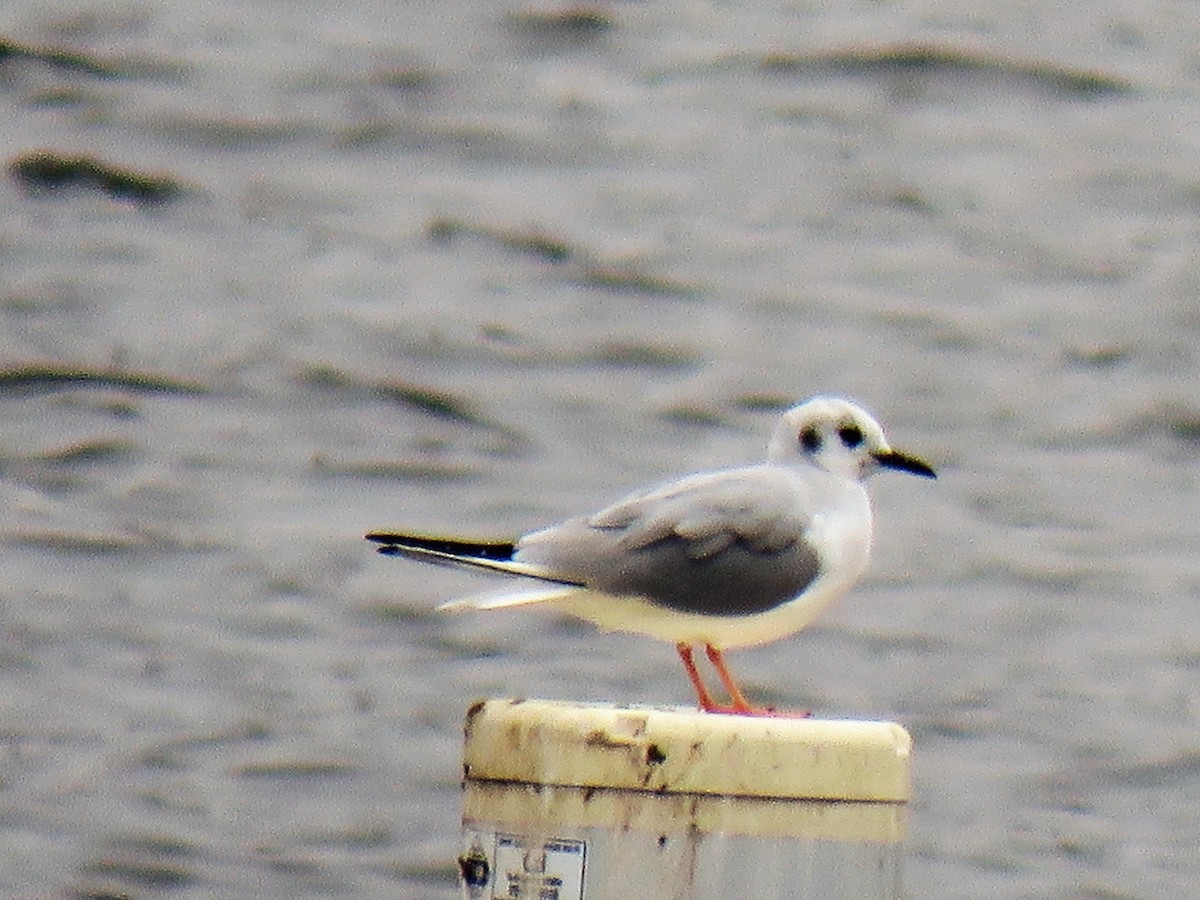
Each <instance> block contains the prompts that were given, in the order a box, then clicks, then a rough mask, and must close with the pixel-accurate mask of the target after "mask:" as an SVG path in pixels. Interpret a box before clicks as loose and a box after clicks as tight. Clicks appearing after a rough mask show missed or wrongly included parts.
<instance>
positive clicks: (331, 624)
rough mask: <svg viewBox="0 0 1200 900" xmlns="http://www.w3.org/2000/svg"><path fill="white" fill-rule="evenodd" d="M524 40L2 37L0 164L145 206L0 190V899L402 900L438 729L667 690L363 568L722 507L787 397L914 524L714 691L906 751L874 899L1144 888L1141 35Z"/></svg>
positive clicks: (702, 14) (1187, 681)
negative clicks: (911, 787) (628, 513)
mask: <svg viewBox="0 0 1200 900" xmlns="http://www.w3.org/2000/svg"><path fill="white" fill-rule="evenodd" d="M563 9H566V7H558V6H555V5H553V4H539V5H530V6H521V5H519V4H517V3H513V4H504V3H478V2H473V3H456V2H440V3H425V4H422V3H403V4H396V3H386V4H385V3H367V2H360V3H353V4H332V3H318V2H312V3H308V4H294V3H287V4H283V3H274V4H272V3H261V4H252V5H250V6H247V5H246V4H233V3H226V4H218V3H212V4H203V5H199V4H181V3H173V2H171V0H159V2H157V3H151V4H145V3H143V4H137V5H135V6H119V5H118V6H113V5H108V4H68V3H62V2H49V3H40V4H10V5H9V6H7V7H5V8H4V9H3V10H0V36H4V37H6V38H7V39H8V40H10V41H12V42H16V43H18V44H20V45H21V46H22V47H25V48H27V49H28V50H29V51H30V52H26V53H18V54H9V55H8V56H7V57H5V58H4V59H3V60H0V104H2V105H3V109H2V110H0V121H3V122H4V125H3V126H0V156H2V158H3V160H4V162H5V164H6V165H11V164H14V163H16V162H17V161H18V160H21V159H24V158H25V157H26V156H27V155H28V154H31V153H34V152H37V151H51V152H53V153H56V154H58V155H60V156H62V157H75V156H79V155H85V156H87V157H89V158H91V159H94V160H99V161H101V162H103V163H106V164H110V165H112V166H116V167H120V168H122V169H126V170H129V171H130V172H132V173H133V174H134V175H148V176H162V177H164V178H166V179H168V180H169V182H170V183H171V184H173V185H176V186H177V188H178V195H177V196H175V197H174V199H167V200H165V201H164V202H157V203H155V202H139V201H138V199H137V197H131V196H130V195H128V194H125V195H121V196H118V198H117V199H114V198H113V197H112V196H110V194H109V193H106V190H111V186H112V185H111V182H110V183H109V184H108V186H107V188H106V186H105V184H102V183H100V182H99V181H98V180H97V179H95V178H92V179H91V180H90V181H88V182H87V184H84V185H82V186H76V187H75V188H73V189H64V190H41V191H39V190H33V189H31V186H30V185H28V184H23V183H22V182H21V181H19V180H18V178H16V177H15V176H14V175H13V174H10V175H9V176H8V177H7V178H5V179H4V180H3V182H0V194H2V198H0V202H2V204H3V209H4V215H3V220H2V221H3V227H2V228H0V272H2V273H3V277H2V278H0V352H2V357H0V359H2V360H3V372H2V373H0V376H3V377H0V495H2V500H3V508H4V509H5V517H4V518H5V523H4V525H3V527H2V529H0V536H2V538H3V542H4V552H3V554H2V555H0V567H2V568H3V578H2V579H0V679H2V684H3V688H2V690H0V735H2V738H3V753H0V829H2V836H0V847H2V848H3V849H2V850H0V855H2V859H0V894H3V895H4V896H17V897H22V898H32V897H45V896H72V894H74V895H78V896H113V895H116V896H119V895H122V894H135V895H137V896H159V895H170V896H173V897H179V898H188V897H207V896H227V897H233V896H250V895H251V894H253V895H256V896H261V897H300V896H322V897H324V896H334V895H336V896H346V897H396V896H409V897H417V898H429V897H432V898H437V897H452V896H455V892H454V887H453V876H452V869H451V861H452V858H453V855H454V853H455V849H456V840H457V828H458V826H457V816H458V787H457V781H458V775H459V772H458V749H459V729H460V720H461V716H462V713H463V711H464V710H465V708H466V706H467V705H468V704H469V703H470V702H471V701H472V700H473V699H475V698H477V697H480V696H489V695H498V696H509V695H529V696H543V697H552V698H578V699H585V700H586V699H605V700H620V701H630V702H673V703H687V702H689V701H690V696H689V691H688V687H687V683H686V681H685V679H684V678H683V677H682V673H680V672H679V671H677V669H678V663H677V660H675V658H674V654H673V652H672V651H671V650H670V648H668V647H664V646H661V645H658V644H655V643H652V642H650V641H645V640H642V639H638V638H633V637H625V636H614V635H599V634H596V633H594V632H592V631H589V630H588V629H586V628H584V627H582V626H578V625H575V624H573V623H569V622H562V621H557V620H554V619H552V618H549V617H546V616H544V615H538V614H527V615H519V614H513V615H495V616H490V617H487V619H486V621H484V620H481V619H479V618H472V617H455V618H446V617H442V616H439V615H436V614H434V613H433V612H432V610H433V607H434V606H435V605H436V603H437V602H439V601H441V600H445V599H448V598H451V597H453V596H455V595H456V594H459V593H463V592H468V591H476V590H480V589H483V588H486V587H487V586H488V582H486V581H484V580H482V579H480V578H475V577H471V576H467V575H463V574H458V573H452V572H444V571H439V570H433V571H430V570H427V569H425V568H423V567H419V566H415V565H411V564H406V563H402V562H397V561H392V560H385V559H381V558H378V557H376V556H374V555H373V554H372V553H371V550H370V547H369V546H367V544H366V543H365V542H364V541H362V540H361V537H360V536H361V534H362V533H364V532H365V531H367V530H370V529H373V528H380V527H399V526H417V527H422V528H426V529H429V530H438V529H452V530H459V529H461V528H464V527H465V528H467V529H469V530H470V531H471V532H472V533H478V534H480V535H488V534H492V533H498V534H514V533H518V532H519V531H522V530H525V529H528V528H532V527H535V526H537V525H540V524H543V523H546V522H549V521H553V520H555V519H558V518H561V517H563V516H565V515H568V514H571V513H575V512H581V511H585V510H587V509H589V508H591V507H593V506H594V505H596V504H599V503H602V502H604V501H607V500H611V499H614V498H615V497H616V496H618V495H619V494H620V493H621V492H622V491H623V490H624V489H626V488H629V487H633V486H635V485H640V484H644V483H646V482H649V481H653V480H655V479H660V478H666V477H669V476H673V475H676V474H680V473H682V472H686V471H691V470H695V469H698V468H703V467H705V466H712V465H727V464H732V463H738V462H743V461H747V460H753V459H757V458H759V457H760V456H761V455H762V452H763V448H764V447H765V441H766V437H767V434H768V432H769V429H770V427H771V423H772V421H773V418H774V415H775V410H776V409H777V408H778V407H779V406H781V405H785V404H787V403H790V402H792V401H793V400H796V399H800V398H803V397H804V396H807V395H809V394H811V393H815V392H817V391H823V392H844V393H847V394H850V395H852V396H854V397H856V398H858V399H859V400H861V401H862V402H863V403H864V404H865V405H867V406H868V407H869V408H871V409H872V410H873V411H874V412H876V413H877V414H878V416H879V417H880V418H881V420H882V421H883V422H884V423H885V425H886V426H887V427H888V430H889V433H890V435H891V436H892V438H893V440H894V442H895V443H896V444H897V445H898V446H900V447H902V448H904V449H906V450H909V451H911V452H913V453H916V454H918V455H921V456H923V457H926V458H929V459H930V460H931V461H932V462H934V463H935V464H937V465H938V467H939V471H940V473H941V476H942V477H941V479H940V480H939V481H938V482H936V483H934V484H929V483H925V482H920V481H918V480H917V479H904V478H899V477H893V478H886V477H881V478H879V479H878V480H877V481H876V482H875V483H874V485H873V489H874V495H875V501H876V508H877V518H878V526H879V532H878V539H877V544H876V546H877V549H876V554H875V559H874V561H873V564H872V569H871V574H870V577H869V578H868V579H867V580H866V582H865V583H864V584H863V585H861V586H860V587H859V588H858V589H857V590H856V591H855V592H854V593H853V594H852V595H851V597H849V598H847V600H845V601H844V602H843V603H842V604H841V605H840V606H839V607H837V608H836V609H835V610H834V611H833V612H832V613H830V614H829V615H828V616H826V617H825V618H824V619H823V620H822V621H821V623H820V624H819V625H818V626H816V627H814V628H813V629H811V630H810V631H808V632H806V633H805V634H803V635H800V636H798V637H795V638H792V639H789V640H787V641H784V642H781V643H779V644H775V645H771V646H767V647H763V648H759V649H755V650H749V651H744V652H741V653H738V654H735V655H734V658H733V660H732V665H733V666H734V668H735V671H738V672H739V673H740V674H741V676H742V678H743V680H744V681H745V683H746V685H747V688H748V690H750V691H752V692H753V695H754V696H756V697H759V698H762V699H763V700H764V701H767V702H775V703H778V704H780V705H789V706H809V707H814V708H816V709H817V710H818V711H819V712H821V713H822V714H829V715H848V716H856V717H870V716H879V717H887V718H895V719H897V720H899V721H901V722H904V723H905V724H906V725H907V726H908V727H909V728H910V730H911V731H912V732H913V734H914V736H915V738H916V742H917V743H916V747H917V763H916V797H917V800H916V803H915V807H914V810H913V815H912V820H911V831H910V839H909V858H908V864H907V870H906V884H907V886H908V889H909V891H910V892H911V894H912V896H914V897H937V898H957V897H963V898H974V897H981V896H987V897H997V898H1030V897H1038V898H1048V897H1049V898H1086V897H1106V898H1108V897H1121V898H1126V897H1146V898H1151V897H1153V898H1159V897H1171V896H1186V895H1188V894H1190V893H1193V892H1194V887H1193V885H1194V884H1195V883H1196V880H1197V877H1198V875H1200V864H1198V863H1197V860H1196V854H1195V846H1196V839H1197V834H1198V833H1200V814H1198V813H1197V810H1198V809H1200V802H1198V801H1200V744H1198V742H1197V738H1196V734H1197V728H1196V725H1197V717H1198V712H1200V711H1198V710H1197V707H1196V701H1195V700H1194V697H1195V695H1196V682H1197V678H1198V670H1200V650H1198V648H1200V618H1198V616H1197V613H1196V600H1197V599H1198V598H1200V562H1197V554H1196V547H1197V545H1198V541H1200V518H1198V517H1197V516H1196V513H1195V510H1196V496H1197V481H1198V475H1197V472H1198V468H1197V448H1198V447H1200V443H1198V442H1200V401H1197V399H1196V398H1197V396H1200V392H1198V390H1197V388H1198V387H1200V378H1198V374H1197V373H1198V366H1197V362H1198V360H1197V356H1198V351H1197V349H1196V347H1197V345H1198V341H1197V338H1198V332H1200V307H1198V304H1197V299H1196V297H1197V285H1198V284H1200V269H1198V268H1197V265H1196V263H1195V261H1194V245H1195V240H1196V235H1197V232H1198V231H1200V192H1198V189H1197V181H1196V177H1195V158H1196V145H1197V143H1198V142H1200V131H1197V129H1196V127H1195V125H1194V123H1195V122H1196V121H1200V115H1198V114H1197V113H1198V112H1200V110H1198V107H1200V103H1198V99H1197V98H1198V94H1200V77H1198V74H1197V70H1196V67H1195V62H1194V47H1195V46H1196V43H1197V40H1198V39H1200V33H1198V32H1200V25H1198V23H1197V21H1196V20H1195V17H1192V16H1186V15H1183V16H1181V15H1180V10H1179V9H1178V8H1177V7H1175V6H1170V5H1166V4H1157V3H1151V4H1142V5H1140V6H1139V7H1137V8H1136V9H1133V8H1130V7H1127V6H1121V5H1116V4H1112V5H1107V4H1092V5H1088V6H1086V7H1082V6H1079V5H1078V4H1071V5H1064V6H1061V7H1054V6H1051V7H1045V6H1042V7H1026V6H1021V5H1019V4H1010V3H999V4H997V3H988V4H967V5H962V4H960V5H959V6H957V7H955V8H954V9H953V10H950V9H945V10H938V9H934V8H932V7H919V6H910V5H895V4H883V5H880V4H875V5H868V6H863V5H861V4H827V5H824V6H817V7H814V6H808V5H804V4H717V3H689V4H685V5H679V4H659V5H655V4H634V3H612V4H608V5H603V6H596V7H593V8H589V9H592V10H593V14H591V15H583V14H580V15H576V16H574V17H570V16H561V15H556V13H559V12H561V11H562V10H563ZM895 47H900V48H901V49H902V50H904V51H905V52H901V53H893V54H891V55H890V56H889V55H888V54H887V53H881V52H877V51H880V50H881V49H882V50H886V49H887V48H895ZM912 48H917V51H919V52H914V51H913V49H912ZM922 48H924V49H923V50H922ZM48 51H66V52H69V53H74V54H75V55H76V56H74V57H64V56H63V55H62V53H59V54H57V55H55V54H53V53H50V52H48ZM81 60H82V61H84V62H86V63H88V64H87V65H81V64H79V63H80V61H81ZM86 180H87V179H85V181H86ZM118 193H119V192H118ZM30 367H40V368H37V369H36V370H33V369H31V368H30ZM114 373H115V374H114Z"/></svg>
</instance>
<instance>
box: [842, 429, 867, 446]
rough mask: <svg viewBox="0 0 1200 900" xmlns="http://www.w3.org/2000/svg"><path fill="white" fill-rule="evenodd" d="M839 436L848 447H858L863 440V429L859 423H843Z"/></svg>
mask: <svg viewBox="0 0 1200 900" xmlns="http://www.w3.org/2000/svg"><path fill="white" fill-rule="evenodd" d="M838 437H839V438H841V441H842V443H843V444H845V445H846V446H847V447H857V446H858V445H859V444H861V443H862V442H863V433H862V429H861V428H859V427H858V426H857V425H843V426H842V427H841V428H839V429H838Z"/></svg>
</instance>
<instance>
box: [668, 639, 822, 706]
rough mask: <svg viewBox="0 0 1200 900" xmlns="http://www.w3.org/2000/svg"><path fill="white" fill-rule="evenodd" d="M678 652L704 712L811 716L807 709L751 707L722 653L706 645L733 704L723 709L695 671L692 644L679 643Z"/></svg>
mask: <svg viewBox="0 0 1200 900" xmlns="http://www.w3.org/2000/svg"><path fill="white" fill-rule="evenodd" d="M675 649H676V650H678V651H679V658H680V659H681V660H683V667H684V669H686V670H687V676H688V680H689V681H690V682H691V683H692V687H693V688H694V689H695V691H696V700H697V702H698V703H699V705H700V708H701V709H702V710H704V711H705V712H710V713H727V714H730V715H739V716H778V717H780V718H789V719H790V718H799V719H803V718H807V717H808V716H809V715H810V713H808V712H807V711H804V710H801V711H797V712H777V711H776V710H774V709H772V708H770V707H766V706H751V705H750V701H749V700H747V699H746V695H745V694H743V693H742V692H741V689H740V688H739V687H738V686H737V682H735V681H734V680H733V675H732V674H731V673H730V671H729V667H728V666H726V665H725V657H724V656H722V655H721V651H720V650H718V649H717V648H716V647H714V646H713V645H712V644H705V645H704V652H705V653H706V654H707V655H708V659H709V662H711V663H712V664H713V668H714V669H716V670H717V677H718V678H720V679H721V684H722V685H724V686H725V690H726V692H727V693H728V694H729V700H730V705H729V706H722V705H721V704H719V703H717V702H716V701H715V700H714V699H713V696H712V694H710V693H709V692H708V688H707V687H706V686H705V684H704V680H703V679H702V678H701V677H700V671H699V670H698V669H697V668H696V660H695V658H694V656H693V651H692V646H691V644H685V643H682V642H680V643H678V644H676V645H675Z"/></svg>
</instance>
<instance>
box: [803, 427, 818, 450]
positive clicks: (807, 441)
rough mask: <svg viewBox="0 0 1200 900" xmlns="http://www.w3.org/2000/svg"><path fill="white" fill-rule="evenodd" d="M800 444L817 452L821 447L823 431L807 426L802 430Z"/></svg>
mask: <svg viewBox="0 0 1200 900" xmlns="http://www.w3.org/2000/svg"><path fill="white" fill-rule="evenodd" d="M800 446H801V447H803V448H804V449H805V450H806V451H808V452H809V453H816V452H817V451H818V450H820V449H821V432H819V431H817V429H815V428H805V429H804V430H803V431H801V432H800Z"/></svg>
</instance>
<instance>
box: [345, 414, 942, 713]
mask: <svg viewBox="0 0 1200 900" xmlns="http://www.w3.org/2000/svg"><path fill="white" fill-rule="evenodd" d="M881 469H890V470H895V471H899V472H907V473H910V474H913V475H917V476H921V477H924V478H936V477H937V475H936V473H935V471H934V469H933V467H932V466H930V465H929V463H927V462H924V461H923V460H921V459H918V458H917V457H915V456H911V455H908V454H906V453H902V452H900V451H898V450H895V449H893V448H892V446H891V445H890V444H889V443H888V440H887V438H886V437H885V436H884V432H883V429H882V427H881V426H880V425H879V423H878V422H877V421H876V420H875V418H874V417H873V416H872V415H871V414H870V413H868V412H867V411H866V410H865V409H863V408H862V407H861V406H859V405H858V404H856V403H854V402H853V401H851V400H849V399H846V398H842V397H836V396H825V395H819V396H816V397H812V398H810V399H808V400H806V401H804V402H803V403H800V404H798V405H796V406H793V407H792V408H790V409H788V410H787V411H786V412H784V413H783V414H782V415H781V416H780V418H779V420H778V423H777V424H776V426H775V429H774V432H773V434H772V436H771V438H770V441H769V443H768V446H767V456H766V460H765V461H764V462H761V463H758V464H752V465H744V466H738V467H732V468H725V469H717V470H711V471H704V472H698V473H696V474H693V475H687V476H685V477H682V478H679V479H677V480H674V481H669V482H667V483H665V484H662V485H659V486H657V487H652V488H650V489H647V490H642V491H638V492H635V493H633V494H630V495H629V496H626V497H625V498H624V499H621V500H618V501H617V502H615V503H613V504H611V505H609V506H606V507H604V508H603V509H601V510H599V511H598V512H596V513H593V514H591V515H586V516H578V517H574V518H569V519H567V520H565V521H563V522H561V523H559V524H556V525H551V526H549V527H547V528H543V529H540V530H538V531H534V532H531V533H529V534H526V535H524V536H523V537H520V538H517V539H516V540H505V539H502V540H471V539H466V538H460V537H439V536H433V535H428V534H422V533H406V532H399V531H377V532H372V533H370V534H368V535H366V538H367V540H369V541H372V542H374V543H376V544H378V545H379V546H378V548H377V549H378V552H379V553H382V554H384V555H387V556H402V557H408V558H411V559H416V560H420V561H423V562H430V563H435V564H442V565H451V566H460V567H467V568H474V569H482V570H486V571H490V572H497V573H501V574H504V575H508V576H511V577H513V578H515V579H518V580H519V581H521V582H523V584H521V585H520V586H519V587H518V589H516V590H513V591H510V592H506V593H503V594H499V595H494V596H490V597H489V596H484V597H475V598H472V599H467V600H456V601H451V602H449V603H445V604H443V605H442V607H441V608H443V609H463V608H472V609H489V610H490V609H506V608H510V607H523V606H539V607H545V608H550V609H554V610H557V611H559V612H562V613H565V614H567V615H570V616H574V617H577V618H581V619H584V620H587V621H589V622H591V623H593V624H595V625H597V626H598V627H599V628H601V629H602V630H606V631H622V632H633V633H637V634H642V635H646V636H649V637H652V638H657V639H660V640H664V641H670V642H672V643H674V644H675V648H676V651H677V653H678V654H679V657H680V659H681V660H682V662H683V666H684V669H685V671H686V673H687V677H688V680H689V681H690V682H691V686H692V689H693V690H694V691H695V695H696V701H697V705H698V707H699V709H700V710H701V711H703V712H708V713H724V714H736V715H747V716H779V715H807V713H806V712H797V713H787V712H780V711H777V710H776V709H775V708H773V707H768V706H755V705H753V704H752V703H751V702H750V701H749V700H748V699H747V698H746V695H745V694H744V693H743V692H742V690H741V689H740V688H739V686H738V685H737V682H736V681H735V680H734V678H733V675H732V674H731V673H730V671H729V668H728V665H727V664H726V662H725V659H724V651H726V650H729V649H735V648H740V647H749V646H755V645H759V644H765V643H768V642H771V641H776V640H779V639H781V638H783V637H786V636H788V635H791V634H793V633H795V632H797V631H800V630H801V629H803V628H804V627H806V626H807V625H809V624H810V623H811V622H812V621H813V620H814V619H815V618H817V616H819V615H820V614H821V613H822V612H823V611H824V610H825V609H827V608H828V607H829V606H830V604H832V603H833V602H834V601H836V600H838V599H839V598H840V597H841V596H843V595H844V594H845V593H846V592H847V591H848V590H849V589H850V588H851V587H852V586H853V585H854V584H855V582H857V581H858V580H859V578H860V576H861V575H862V574H863V572H864V570H865V569H866V567H867V562H868V559H869V556H870V551H871V539H872V515H871V504H870V500H869V497H868V495H867V491H866V488H865V485H864V482H865V481H866V479H867V478H868V477H870V476H871V475H872V474H874V473H875V472H877V471H879V470H881ZM697 647H703V648H704V652H705V655H706V656H707V658H708V660H709V662H710V663H711V664H712V667H713V669H714V670H715V672H716V674H717V677H718V679H719V681H720V683H721V685H722V687H723V688H724V690H725V693H726V695H727V696H728V703H723V702H721V701H719V700H718V699H717V698H716V696H715V695H714V694H713V692H711V691H710V690H709V688H708V686H707V685H706V684H705V681H704V679H703V678H702V676H701V675H700V672H699V668H698V667H697V665H696V659H695V650H696V648H697Z"/></svg>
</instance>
